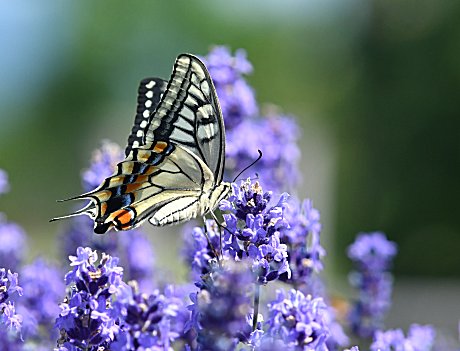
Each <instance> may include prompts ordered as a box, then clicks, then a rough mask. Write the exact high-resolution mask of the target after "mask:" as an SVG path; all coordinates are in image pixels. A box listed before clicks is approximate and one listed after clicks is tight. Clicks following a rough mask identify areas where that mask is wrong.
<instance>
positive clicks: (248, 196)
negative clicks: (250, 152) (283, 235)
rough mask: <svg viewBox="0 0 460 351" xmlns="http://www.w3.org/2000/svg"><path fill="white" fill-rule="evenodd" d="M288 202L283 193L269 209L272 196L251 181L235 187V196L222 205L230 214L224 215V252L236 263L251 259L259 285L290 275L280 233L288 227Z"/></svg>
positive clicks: (224, 201) (233, 190)
mask: <svg viewBox="0 0 460 351" xmlns="http://www.w3.org/2000/svg"><path fill="white" fill-rule="evenodd" d="M287 198H288V194H286V193H284V194H282V195H281V197H280V199H279V201H278V203H277V204H276V205H274V206H270V207H269V206H268V205H269V202H270V199H271V192H265V193H264V192H263V190H262V187H261V186H260V185H259V183H257V182H256V183H254V184H251V181H250V180H249V179H248V180H246V181H243V182H241V185H240V186H237V185H236V184H232V195H231V196H230V197H229V198H228V200H223V201H221V203H220V209H221V210H224V211H230V212H231V213H229V214H225V215H224V219H225V224H226V230H225V233H224V251H225V252H226V253H227V254H228V255H229V256H230V257H231V258H232V259H235V260H239V259H244V258H250V259H251V260H252V262H253V263H252V270H253V272H255V274H256V275H257V277H258V282H259V284H266V283H267V282H269V281H272V280H275V279H277V278H278V277H279V276H280V275H282V274H284V273H286V274H287V276H288V278H289V277H290V274H291V271H290V268H289V264H288V261H287V256H288V254H287V246H286V245H285V244H282V243H281V242H280V230H282V229H284V228H286V227H287V225H288V224H287V222H286V221H285V220H284V217H283V212H284V208H285V205H286V201H287Z"/></svg>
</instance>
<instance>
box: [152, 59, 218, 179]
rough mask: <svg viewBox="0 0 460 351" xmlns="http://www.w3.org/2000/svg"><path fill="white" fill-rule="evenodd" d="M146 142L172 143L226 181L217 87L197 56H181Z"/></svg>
mask: <svg viewBox="0 0 460 351" xmlns="http://www.w3.org/2000/svg"><path fill="white" fill-rule="evenodd" d="M145 139H146V141H155V140H170V141H172V142H174V143H177V144H179V145H181V146H184V147H186V148H188V149H189V150H190V151H191V152H193V153H194V154H195V155H197V156H198V157H200V158H201V159H202V160H203V162H205V163H206V165H207V166H208V167H209V168H210V170H211V171H212V173H213V174H214V175H215V180H216V182H217V183H219V182H220V181H221V180H222V175H223V166H224V164H223V163H224V162H223V161H224V156H225V149H224V148H225V132H224V125H223V119H222V113H221V110H220V106H219V101H218V99H217V95H216V92H215V88H214V84H213V82H212V80H211V78H210V76H209V73H208V71H207V69H206V67H205V66H204V64H203V63H202V62H201V61H200V60H199V59H198V58H196V57H195V56H192V55H187V54H183V55H180V56H179V57H178V58H177V60H176V63H175V65H174V69H173V73H172V76H171V79H170V81H169V83H168V86H167V89H166V92H165V94H164V95H163V98H162V99H161V101H160V103H159V105H158V108H157V110H156V111H155V116H154V117H153V118H152V121H151V123H150V125H149V126H148V130H147V132H146V136H145Z"/></svg>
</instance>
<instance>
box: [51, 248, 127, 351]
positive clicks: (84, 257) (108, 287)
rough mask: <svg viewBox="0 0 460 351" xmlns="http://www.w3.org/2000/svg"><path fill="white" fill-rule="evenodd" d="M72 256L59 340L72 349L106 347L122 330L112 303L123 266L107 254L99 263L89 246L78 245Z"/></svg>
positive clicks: (62, 305) (61, 314)
mask: <svg viewBox="0 0 460 351" xmlns="http://www.w3.org/2000/svg"><path fill="white" fill-rule="evenodd" d="M69 258H70V261H71V264H70V265H71V266H73V267H74V268H73V270H72V271H70V272H69V273H67V274H66V276H65V280H66V283H67V284H68V285H71V289H70V294H69V296H68V297H67V298H66V300H65V301H64V303H62V304H61V305H60V307H61V313H60V314H59V317H58V318H57V319H56V324H55V325H56V327H57V328H58V329H59V330H60V333H61V338H60V339H59V340H58V344H59V346H63V347H66V348H69V349H70V350H72V349H75V348H83V349H87V350H93V349H94V350H96V349H97V348H98V347H107V346H108V345H109V344H110V342H111V341H113V340H114V338H115V335H116V334H117V333H118V332H119V326H118V324H117V323H116V322H117V320H116V318H114V316H113V313H112V312H113V309H112V308H111V305H112V304H113V296H112V294H113V292H115V291H116V289H117V288H118V287H119V285H120V284H121V283H122V282H121V278H122V275H123V269H122V268H121V267H118V266H117V264H118V259H117V258H114V257H110V256H108V255H103V256H102V258H101V260H100V263H99V264H96V263H97V261H98V255H97V253H96V251H92V250H91V249H90V248H82V247H79V248H78V250H77V256H70V257H69Z"/></svg>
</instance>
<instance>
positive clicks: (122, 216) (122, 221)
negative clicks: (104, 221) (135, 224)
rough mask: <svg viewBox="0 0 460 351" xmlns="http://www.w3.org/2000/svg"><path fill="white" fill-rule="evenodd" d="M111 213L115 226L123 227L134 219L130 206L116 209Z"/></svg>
mask: <svg viewBox="0 0 460 351" xmlns="http://www.w3.org/2000/svg"><path fill="white" fill-rule="evenodd" d="M112 215H113V216H114V219H113V221H114V222H116V226H117V228H119V229H124V228H126V227H128V226H129V225H130V224H131V222H132V220H133V219H134V216H135V213H134V211H133V210H131V209H130V208H127V209H121V210H118V211H116V212H114V213H112Z"/></svg>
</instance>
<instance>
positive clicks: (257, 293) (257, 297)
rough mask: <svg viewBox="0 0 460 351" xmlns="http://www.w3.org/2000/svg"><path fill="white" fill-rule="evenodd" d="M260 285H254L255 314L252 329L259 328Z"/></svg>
mask: <svg viewBox="0 0 460 351" xmlns="http://www.w3.org/2000/svg"><path fill="white" fill-rule="evenodd" d="M259 301H260V285H259V284H258V283H256V285H255V286H254V315H253V317H252V331H254V330H256V329H257V318H258V317H259Z"/></svg>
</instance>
